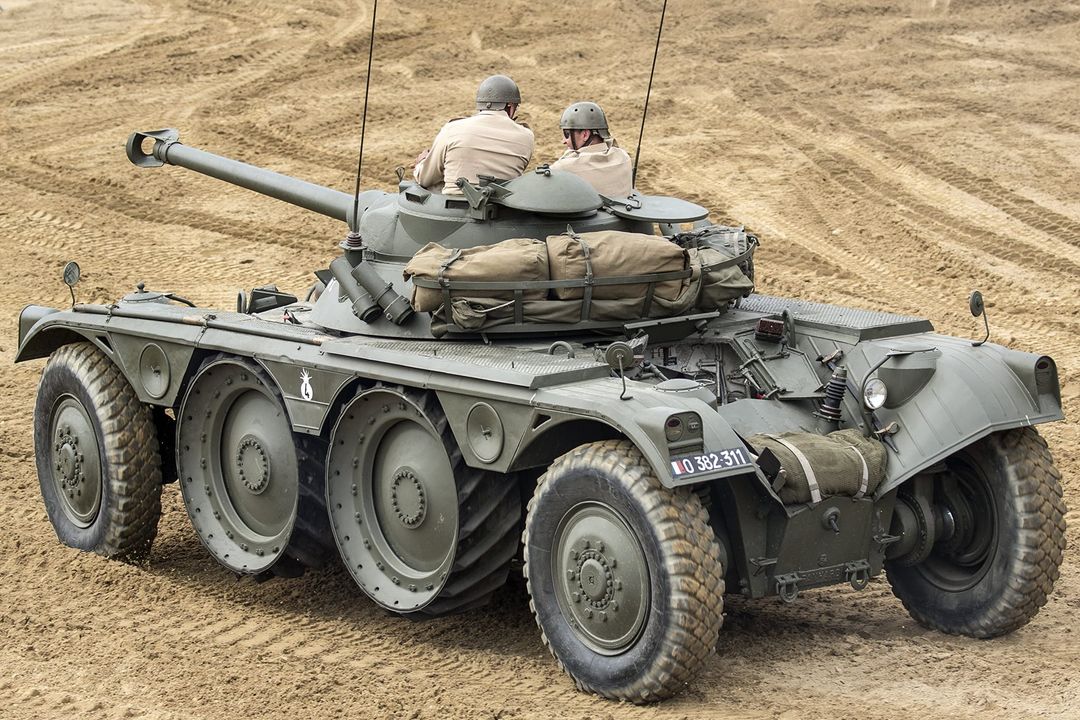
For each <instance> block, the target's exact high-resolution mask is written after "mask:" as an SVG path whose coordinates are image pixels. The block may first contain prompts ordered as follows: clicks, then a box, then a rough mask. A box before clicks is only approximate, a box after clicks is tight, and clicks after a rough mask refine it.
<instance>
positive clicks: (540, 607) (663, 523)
mask: <svg viewBox="0 0 1080 720" xmlns="http://www.w3.org/2000/svg"><path fill="white" fill-rule="evenodd" d="M525 577H526V579H527V581H528V587H529V596H530V598H531V601H530V605H531V606H532V609H533V612H534V614H535V615H536V622H537V624H538V625H539V626H540V630H541V632H542V634H543V639H544V643H545V644H546V645H547V646H548V649H549V650H551V653H552V654H553V655H554V656H555V659H556V660H558V661H559V665H560V666H561V667H562V668H563V669H564V670H565V671H566V672H567V673H568V674H569V675H570V677H571V678H573V679H574V681H575V682H576V683H577V685H578V687H579V688H580V689H582V690H584V691H586V692H593V693H597V694H600V695H603V696H605V697H609V698H614V699H619V700H629V701H631V702H636V703H645V702H653V701H656V700H660V699H663V698H666V697H670V696H671V695H673V694H675V693H676V692H678V691H679V690H680V689H681V688H683V687H684V686H685V685H686V684H687V683H688V682H689V681H690V680H691V679H692V678H693V677H694V675H696V674H697V672H698V671H699V670H700V669H701V667H702V666H703V665H704V663H705V661H706V659H707V658H708V657H709V655H711V654H712V652H713V651H714V649H715V647H716V640H717V634H718V632H719V630H720V625H721V623H722V616H723V595H724V580H723V569H722V567H721V564H720V548H719V545H718V544H717V542H716V538H715V536H714V535H713V531H712V528H711V526H710V525H709V516H708V513H707V512H706V511H705V508H704V507H702V505H701V501H700V500H699V498H698V496H697V495H696V494H695V493H694V492H693V491H692V490H690V489H689V488H679V489H676V490H671V489H668V488H665V487H663V486H662V485H661V484H660V481H659V480H657V479H656V476H655V475H654V474H653V472H652V469H651V468H650V467H649V466H648V463H647V462H646V461H645V459H644V458H643V457H642V455H641V453H640V452H639V451H638V450H637V448H635V447H634V446H633V444H632V443H630V442H628V441H625V440H609V441H604V442H596V443H590V444H588V445H582V446H581V447H579V448H577V449H575V450H573V451H571V452H569V453H567V454H566V455H563V456H562V457H560V458H559V459H557V460H556V461H555V462H554V463H552V464H551V466H550V467H549V468H548V471H547V473H545V474H544V475H543V476H542V477H541V478H540V480H539V481H538V484H537V487H536V492H535V493H534V495H533V498H532V500H531V501H530V503H529V511H528V515H527V518H526V521H525Z"/></svg>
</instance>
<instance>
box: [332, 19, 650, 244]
mask: <svg viewBox="0 0 1080 720" xmlns="http://www.w3.org/2000/svg"><path fill="white" fill-rule="evenodd" d="M664 2H667V0H664ZM378 12H379V0H375V1H374V4H373V5H372V6H371V38H370V39H369V40H368V54H367V77H366V78H365V79H364V112H363V115H362V116H361V120H360V156H359V158H357V161H356V190H354V191H353V209H352V226H350V227H349V239H350V240H359V239H360V218H359V217H358V215H359V211H360V176H361V174H362V172H363V170H364V131H365V130H367V106H368V90H369V89H370V88H371V56H372V55H373V54H374V52H375V16H376V15H377V14H378ZM354 226H355V227H354Z"/></svg>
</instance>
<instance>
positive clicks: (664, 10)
mask: <svg viewBox="0 0 1080 720" xmlns="http://www.w3.org/2000/svg"><path fill="white" fill-rule="evenodd" d="M666 13H667V0H664V7H663V8H662V9H661V10H660V27H659V28H658V29H657V31H656V49H655V50H653V56H652V70H650V71H649V89H648V90H646V91H645V107H644V108H643V109H642V111H641V131H640V132H638V138H637V150H635V151H634V170H633V173H632V174H631V176H630V186H631V187H636V186H637V169H638V159H639V158H640V157H641V138H642V137H644V135H645V116H646V115H648V114H649V96H650V95H651V94H652V81H653V75H655V74H656V56H657V55H659V54H660V35H661V34H662V33H663V32H664V15H665V14H666Z"/></svg>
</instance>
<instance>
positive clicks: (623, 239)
mask: <svg viewBox="0 0 1080 720" xmlns="http://www.w3.org/2000/svg"><path fill="white" fill-rule="evenodd" d="M547 251H548V265H549V268H550V272H551V279H552V280H583V279H585V277H586V274H587V273H588V270H589V269H590V268H591V270H592V276H593V278H614V277H630V276H633V275H648V274H652V273H664V272H678V271H681V270H685V269H686V267H687V256H686V251H685V250H683V249H682V248H681V247H679V246H678V245H676V244H675V243H673V242H671V241H670V240H668V239H667V238H663V237H660V236H658V235H644V234H642V233H631V232H622V231H619V230H600V231H597V232H587V233H580V234H578V233H566V234H563V235H550V236H548V239H547ZM586 253H588V262H586ZM683 284H684V279H674V280H665V281H663V282H658V283H656V287H655V289H654V290H653V297H656V298H661V299H663V300H675V299H676V298H677V297H679V295H680V293H682V290H683ZM648 287H649V286H648V283H627V284H618V285H596V286H594V287H593V292H592V297H593V299H595V300H614V299H619V298H629V297H643V296H644V295H645V293H646V292H647V291H648ZM554 293H555V297H556V298H558V299H559V300H579V299H581V298H582V297H583V296H584V288H580V287H569V288H555V290H554Z"/></svg>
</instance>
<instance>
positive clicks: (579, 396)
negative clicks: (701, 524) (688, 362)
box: [532, 378, 756, 487]
mask: <svg viewBox="0 0 1080 720" xmlns="http://www.w3.org/2000/svg"><path fill="white" fill-rule="evenodd" d="M621 389H622V387H621V381H620V380H619V379H617V378H602V379H598V380H590V381H587V382H580V383H574V384H571V385H564V386H560V387H554V388H550V389H542V390H538V391H537V392H536V394H535V395H534V396H533V400H532V404H533V406H534V407H536V408H539V409H543V410H547V411H551V412H558V413H568V414H572V415H576V416H578V417H586V418H594V419H596V420H598V421H600V422H603V423H606V424H608V425H610V426H611V427H613V428H615V429H616V430H617V431H618V432H620V433H621V434H623V435H625V436H626V438H627V439H628V440H630V441H631V442H633V443H634V445H636V446H637V448H638V449H639V450H640V451H641V453H642V455H644V456H645V459H646V460H647V461H648V462H649V465H650V466H651V467H652V469H653V472H655V473H656V477H657V478H658V479H659V480H660V482H661V483H662V484H663V485H664V486H666V487H679V486H682V485H694V484H697V483H700V482H705V481H708V480H716V479H719V478H724V477H731V476H735V475H745V474H747V473H750V474H754V473H755V468H756V466H755V465H753V463H752V461H751V458H750V454H749V452H748V451H747V450H746V446H745V444H744V443H743V442H742V440H741V439H740V438H739V436H738V435H737V434H736V433H735V430H734V429H732V427H731V425H730V424H728V422H727V420H725V419H724V418H722V417H720V416H719V415H717V413H716V411H715V410H714V409H712V408H711V407H710V406H709V405H708V404H706V403H704V402H702V401H701V400H698V399H697V398H693V397H679V396H676V395H674V394H672V393H665V392H661V391H658V390H655V389H654V388H653V387H652V386H651V385H646V384H639V383H633V382H628V383H627V384H626V392H625V394H624V395H623V397H624V398H625V399H620V394H622V393H621ZM687 412H692V413H695V414H696V415H697V416H698V418H699V419H700V422H701V440H702V443H701V449H702V450H706V451H711V452H718V451H722V450H731V449H741V450H742V451H743V457H744V458H745V460H746V462H734V463H733V464H732V465H731V466H730V467H723V468H720V469H716V470H711V471H708V472H701V473H697V474H693V475H690V476H682V477H676V476H675V474H674V472H673V467H672V458H673V457H678V456H679V455H680V454H685V453H689V452H691V451H690V450H688V449H678V448H675V449H673V448H672V447H670V444H669V442H668V439H667V436H666V434H665V426H666V423H667V421H668V419H669V418H670V417H671V416H672V415H676V414H682V413H687Z"/></svg>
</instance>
